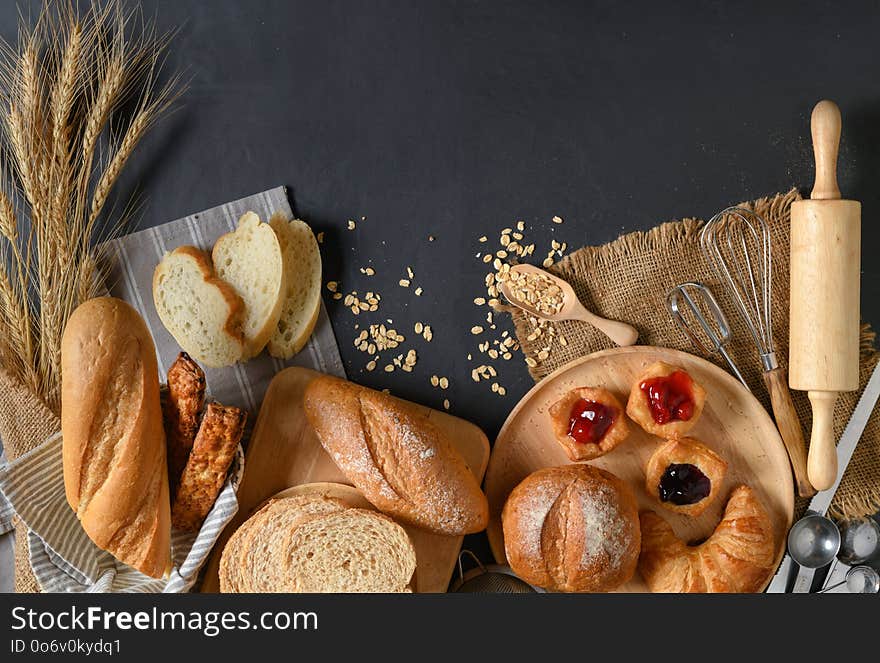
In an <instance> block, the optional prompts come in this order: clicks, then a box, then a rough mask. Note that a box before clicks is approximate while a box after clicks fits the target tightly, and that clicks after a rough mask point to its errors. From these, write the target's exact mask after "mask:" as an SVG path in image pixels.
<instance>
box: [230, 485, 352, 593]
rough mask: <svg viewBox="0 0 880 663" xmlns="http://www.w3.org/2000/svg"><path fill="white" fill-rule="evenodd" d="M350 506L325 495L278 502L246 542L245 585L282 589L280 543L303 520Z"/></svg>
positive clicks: (265, 589) (257, 589) (263, 589)
mask: <svg viewBox="0 0 880 663" xmlns="http://www.w3.org/2000/svg"><path fill="white" fill-rule="evenodd" d="M345 508H346V505H345V503H344V502H342V501H341V500H337V499H333V498H330V497H324V496H322V495H295V496H292V497H285V498H282V499H279V500H277V501H275V502H274V503H273V504H272V505H271V506H269V507H268V508H266V509H265V511H264V512H263V513H264V517H263V518H262V520H261V522H260V523H258V524H257V525H256V526H255V527H253V528H252V529H251V530H250V533H249V535H248V537H247V540H246V543H245V545H244V550H246V551H247V555H248V556H249V559H248V560H247V564H246V565H245V568H246V571H245V572H244V585H245V587H246V588H247V591H250V592H278V591H280V587H281V584H282V564H281V559H282V557H283V555H282V554H281V553H282V550H281V546H279V545H278V544H279V542H280V541H281V540H283V538H284V536H285V535H286V534H287V533H289V532H290V531H292V530H294V529H296V528H297V527H299V526H300V525H302V524H303V523H305V522H307V521H309V520H311V519H312V518H317V517H319V516H324V515H327V514H329V513H336V512H337V511H342V510H343V509H345Z"/></svg>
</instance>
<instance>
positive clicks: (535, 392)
mask: <svg viewBox="0 0 880 663" xmlns="http://www.w3.org/2000/svg"><path fill="white" fill-rule="evenodd" d="M656 361H665V362H667V363H670V364H673V365H676V366H681V367H683V368H684V369H685V370H687V371H688V372H689V373H690V374H691V376H692V377H693V378H694V379H695V380H696V381H697V382H698V383H700V384H701V385H702V386H703V387H704V388H705V389H706V393H707V398H706V405H705V408H704V409H703V414H702V416H701V417H700V420H699V421H698V422H697V425H696V426H695V427H694V428H693V430H692V431H691V433H690V434H689V435H690V436H692V437H695V438H697V439H699V440H701V441H702V442H704V443H705V444H706V445H707V446H709V447H710V448H712V449H713V450H714V451H716V452H717V453H718V454H719V455H720V456H721V457H722V458H724V459H725V460H726V461H727V464H728V470H727V476H726V478H725V479H724V484H723V485H722V488H721V492H720V494H719V498H718V499H717V500H716V501H715V502H714V503H713V504H711V505H710V506H709V508H708V509H707V510H706V511H705V512H704V513H703V514H702V515H700V516H699V517H698V518H692V517H689V516H684V515H680V514H676V513H672V512H671V511H668V510H666V509H664V508H662V507H661V506H660V504H659V502H657V501H656V500H654V499H653V498H652V497H650V496H649V495H648V493H647V491H646V490H645V466H646V465H647V462H648V458H649V457H650V456H651V453H652V452H653V451H654V449H655V448H656V447H657V446H658V445H659V444H661V443H662V442H663V440H662V439H661V438H659V437H655V436H653V435H650V434H648V433H646V432H645V431H643V430H642V429H641V428H640V427H639V426H638V425H637V424H635V423H633V422H629V423H630V434H629V437H628V438H627V439H626V440H625V441H624V442H622V443H621V444H620V446H618V447H617V448H616V449H614V450H613V451H611V452H610V453H608V454H606V455H605V456H602V457H601V458H597V459H595V460H592V461H590V463H592V464H593V465H596V466H597V467H601V468H603V469H606V470H608V471H609V472H612V473H614V474H616V475H617V476H618V477H620V478H621V479H623V480H624V481H626V482H627V483H628V484H629V485H630V486H631V487H632V488H633V490H634V491H635V493H636V496H637V497H638V501H639V508H640V509H650V510H653V511H656V512H657V513H658V514H659V515H661V516H662V517H663V518H665V519H666V520H667V521H668V522H669V523H670V524H671V525H672V527H673V528H674V530H675V533H676V535H678V536H679V537H680V538H682V539H685V540H687V541H695V540H702V539H704V538H706V537H707V536H709V535H710V534H711V533H712V531H713V530H714V529H715V527H716V526H717V524H718V522H719V521H720V520H721V514H722V512H723V511H724V507H725V505H726V503H727V498H728V496H729V494H730V491H731V489H732V488H733V487H734V486H736V485H739V484H742V483H744V484H748V485H749V486H750V487H751V488H752V489H754V490H755V492H756V493H757V495H758V496H759V497H760V499H761V501H762V502H763V504H764V506H765V507H766V508H767V511H768V513H769V514H770V517H771V518H772V520H773V523H774V526H775V535H776V545H777V547H778V553H777V560H776V561H777V565H778V563H779V561H780V560H781V558H782V554H783V552H784V544H785V534H786V532H787V531H788V528H789V527H790V526H791V521H792V516H793V513H794V485H793V482H792V476H791V466H790V464H789V461H788V455H787V454H786V452H785V447H784V446H783V444H782V440H781V439H780V437H779V433H778V432H777V430H776V426H775V425H774V423H773V421H772V419H771V418H770V416H769V415H768V414H767V411H766V410H765V409H764V408H763V406H762V405H761V404H760V403H759V402H758V400H757V399H756V398H755V397H754V396H752V394H751V393H749V392H748V391H747V390H746V389H744V388H743V386H742V385H741V384H740V383H739V382H737V381H736V379H734V378H733V377H732V376H731V375H729V374H728V373H726V372H725V371H723V370H722V369H720V368H719V367H718V366H715V365H714V364H712V363H710V362H708V361H705V360H704V359H700V358H699V357H695V356H693V355H689V354H687V353H684V352H679V351H677V350H669V349H666V348H655V347H648V346H634V347H626V348H614V349H612V350H606V351H603V352H597V353H595V354H592V355H588V356H586V357H583V358H581V359H578V360H576V361H574V362H572V363H570V364H568V365H566V366H563V367H561V368H560V369H558V370H557V371H555V372H553V373H552V374H550V375H548V376H547V377H546V378H544V379H543V380H542V381H541V382H539V383H538V384H537V385H535V386H534V387H533V388H532V389H531V391H529V392H528V393H527V394H526V395H525V396H524V397H523V399H522V400H521V401H520V402H519V403H518V404H517V406H516V407H515V408H514V409H513V411H512V412H511V413H510V416H508V418H507V421H506V422H505V423H504V426H503V427H502V429H501V432H500V433H499V434H498V439H497V440H496V441H495V445H494V446H493V448H492V456H491V458H490V459H489V468H488V470H487V472H486V483H485V487H486V494H487V496H488V498H489V512H490V522H489V529H488V532H487V533H488V535H489V543H490V545H491V546H492V552H493V554H494V555H495V559H496V560H498V562H499V563H502V564H503V563H506V559H505V555H504V535H503V533H502V529H501V510H502V508H503V507H504V502H505V501H506V500H507V496H508V495H509V494H510V491H511V490H513V488H514V487H515V486H516V485H517V484H518V483H519V482H520V481H522V480H523V479H524V478H525V477H526V476H528V475H529V474H531V473H532V472H534V471H535V470H538V469H541V468H543V467H553V466H558V465H567V464H569V463H570V462H571V461H569V460H568V457H567V456H566V455H565V451H564V450H563V448H562V446H561V445H560V444H559V442H557V441H556V438H555V437H554V435H553V431H552V429H551V425H550V415H549V414H548V409H549V408H550V406H551V405H552V404H553V403H554V402H556V401H557V400H559V399H560V398H561V397H562V396H563V394H565V393H566V392H567V391H569V390H570V389H573V388H575V387H583V386H596V387H604V388H606V389H608V390H610V391H611V392H612V393H613V394H615V396H617V397H618V399H619V400H620V402H621V403H623V404H624V405H625V404H626V401H627V398H628V397H629V391H630V387H631V386H632V384H633V383H634V382H635V381H636V379H637V378H638V376H639V374H641V373H642V371H644V370H645V369H646V368H647V367H648V366H650V365H651V364H653V363H654V362H656ZM770 576H772V572H771V573H768V577H767V582H769V580H770ZM618 591H621V592H647V591H648V588H647V586H646V585H645V583H644V581H643V580H642V578H641V576H639V574H638V572H636V575H635V576H634V577H633V578H632V580H630V581H629V582H628V583H626V584H625V585H623V586H622V587H620V588H619V589H618Z"/></svg>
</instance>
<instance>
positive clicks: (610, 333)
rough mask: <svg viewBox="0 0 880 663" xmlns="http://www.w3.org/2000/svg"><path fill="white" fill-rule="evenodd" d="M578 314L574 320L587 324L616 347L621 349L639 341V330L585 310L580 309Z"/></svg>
mask: <svg viewBox="0 0 880 663" xmlns="http://www.w3.org/2000/svg"><path fill="white" fill-rule="evenodd" d="M579 313H580V315H578V316H577V317H576V318H575V319H576V320H583V321H584V322H589V323H590V324H591V325H593V326H594V327H595V328H596V329H598V330H599V331H600V332H602V333H603V334H605V336H607V337H608V338H610V339H611V340H612V341H614V343H616V344H617V345H620V346H622V347H623V346H627V345H635V343H636V341H637V340H639V330H638V329H636V328H635V327H633V326H632V325H628V324H626V323H625V322H620V321H618V320H608V319H607V318H602V317H599V316H598V315H596V314H595V313H593V312H592V311H588V310H587V309H582V310H581V311H580V312H579Z"/></svg>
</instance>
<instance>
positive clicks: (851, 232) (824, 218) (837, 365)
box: [788, 100, 862, 490]
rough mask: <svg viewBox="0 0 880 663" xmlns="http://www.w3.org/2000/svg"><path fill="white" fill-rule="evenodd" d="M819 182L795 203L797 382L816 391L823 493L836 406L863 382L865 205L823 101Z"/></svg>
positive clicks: (818, 115)
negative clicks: (852, 185) (852, 184)
mask: <svg viewBox="0 0 880 663" xmlns="http://www.w3.org/2000/svg"><path fill="white" fill-rule="evenodd" d="M810 128H811V131H812V134H813V151H814V153H815V158H816V182H815V184H814V186H813V191H812V193H811V195H810V200H800V201H798V202H796V203H794V204H792V206H791V311H790V313H791V328H790V331H789V350H788V353H789V354H788V362H789V380H788V382H789V385H790V386H791V388H792V389H799V390H802V391H807V392H809V393H808V395H809V397H810V403H811V404H812V406H813V432H812V435H811V437H810V452H809V456H808V459H807V474H808V476H809V478H810V483H812V484H813V487H815V488H816V489H817V490H825V489H827V488H829V487H830V486H831V485H832V484H833V483H834V481H835V479H836V478H837V455H836V452H835V439H834V404H835V402H836V401H837V397H838V394H839V393H840V392H844V391H854V390H856V389H858V386H859V282H860V265H859V261H860V256H861V210H862V208H861V204H860V203H858V202H857V201H854V200H841V199H840V189H838V188H837V150H838V145H839V142H840V110H839V109H838V108H837V106H836V105H835V104H834V103H833V102H831V101H827V100H826V101H820V102H819V103H818V104H816V107H815V108H814V109H813V114H812V117H811V118H810Z"/></svg>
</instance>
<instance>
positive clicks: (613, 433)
mask: <svg viewBox="0 0 880 663" xmlns="http://www.w3.org/2000/svg"><path fill="white" fill-rule="evenodd" d="M550 419H551V421H552V422H553V433H554V434H555V436H556V439H557V440H558V441H559V443H560V444H561V445H562V446H563V448H564V449H565V453H566V454H568V457H569V459H571V460H572V461H575V462H577V461H584V460H591V459H593V458H598V457H599V456H602V455H604V454H606V453H608V452H609V451H611V450H612V449H614V447H616V446H617V445H618V444H620V443H621V442H623V441H624V440H625V439H626V437H627V436H628V435H629V426H628V425H627V423H626V416H625V415H624V411H623V406H622V405H621V404H620V401H618V400H617V399H616V398H615V397H614V394H612V393H611V392H610V391H608V390H607V389H601V388H599V387H578V388H576V389H572V390H571V391H569V392H568V393H566V394H565V396H563V397H562V398H561V399H560V400H558V401H557V402H556V403H554V404H553V405H551V406H550Z"/></svg>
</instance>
